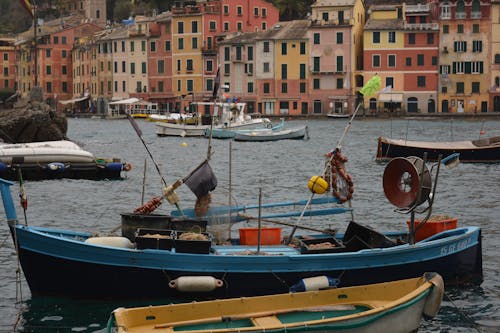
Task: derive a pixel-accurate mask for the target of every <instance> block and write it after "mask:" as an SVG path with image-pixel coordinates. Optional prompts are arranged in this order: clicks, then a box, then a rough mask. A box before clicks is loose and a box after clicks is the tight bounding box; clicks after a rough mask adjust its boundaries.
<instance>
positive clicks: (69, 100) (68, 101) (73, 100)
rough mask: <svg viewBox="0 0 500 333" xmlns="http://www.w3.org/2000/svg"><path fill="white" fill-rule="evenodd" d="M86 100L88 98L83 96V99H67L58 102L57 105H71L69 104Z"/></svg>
mask: <svg viewBox="0 0 500 333" xmlns="http://www.w3.org/2000/svg"><path fill="white" fill-rule="evenodd" d="M87 98H89V96H84V97H79V98H73V99H68V100H65V101H59V103H61V104H62V105H66V104H71V103H76V102H81V101H84V100H86V99H87Z"/></svg>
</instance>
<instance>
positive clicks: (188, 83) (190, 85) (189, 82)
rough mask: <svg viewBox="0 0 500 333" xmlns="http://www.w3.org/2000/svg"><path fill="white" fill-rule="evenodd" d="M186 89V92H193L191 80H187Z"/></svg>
mask: <svg viewBox="0 0 500 333" xmlns="http://www.w3.org/2000/svg"><path fill="white" fill-rule="evenodd" d="M186 89H187V91H193V80H187V82H186Z"/></svg>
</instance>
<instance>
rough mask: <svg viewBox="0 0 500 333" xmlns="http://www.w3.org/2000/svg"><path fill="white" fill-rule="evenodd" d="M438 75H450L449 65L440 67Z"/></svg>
mask: <svg viewBox="0 0 500 333" xmlns="http://www.w3.org/2000/svg"><path fill="white" fill-rule="evenodd" d="M439 73H441V74H445V75H446V74H450V65H441V66H439Z"/></svg>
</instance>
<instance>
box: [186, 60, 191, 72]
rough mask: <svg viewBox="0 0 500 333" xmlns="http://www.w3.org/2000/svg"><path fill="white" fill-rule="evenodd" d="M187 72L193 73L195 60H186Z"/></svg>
mask: <svg viewBox="0 0 500 333" xmlns="http://www.w3.org/2000/svg"><path fill="white" fill-rule="evenodd" d="M186 70H187V71H188V72H191V71H192V70H193V59H187V60H186Z"/></svg>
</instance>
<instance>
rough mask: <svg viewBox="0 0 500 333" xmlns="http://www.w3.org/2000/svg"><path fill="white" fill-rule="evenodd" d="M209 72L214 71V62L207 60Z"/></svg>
mask: <svg viewBox="0 0 500 333" xmlns="http://www.w3.org/2000/svg"><path fill="white" fill-rule="evenodd" d="M206 68H207V72H212V71H213V70H214V62H213V61H212V60H207V66H206Z"/></svg>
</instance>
